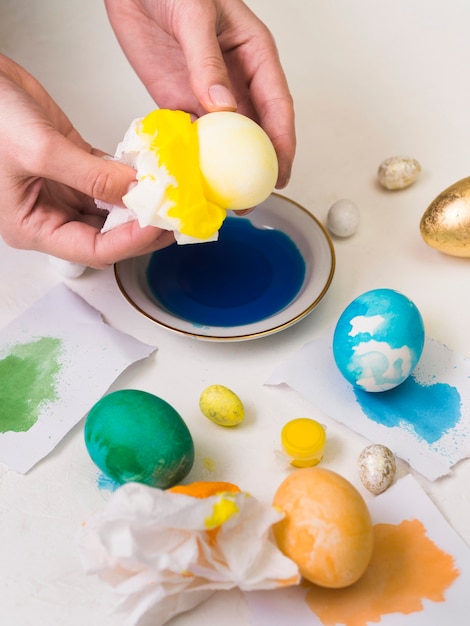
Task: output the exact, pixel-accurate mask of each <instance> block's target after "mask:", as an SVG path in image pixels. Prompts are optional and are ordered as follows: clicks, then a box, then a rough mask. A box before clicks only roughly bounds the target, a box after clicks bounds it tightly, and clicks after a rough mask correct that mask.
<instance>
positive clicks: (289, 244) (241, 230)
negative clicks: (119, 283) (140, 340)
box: [147, 217, 305, 327]
mask: <svg viewBox="0 0 470 626" xmlns="http://www.w3.org/2000/svg"><path fill="white" fill-rule="evenodd" d="M304 278H305V261H304V259H303V257H302V255H301V253H300V251H299V250H298V248H297V246H296V245H295V243H294V242H293V241H292V239H290V237H288V236H287V235H286V234H285V233H283V232H281V231H279V230H275V229H260V228H256V227H254V226H253V225H252V224H251V222H250V221H249V220H248V219H243V218H236V217H229V218H227V219H226V220H225V222H224V224H223V226H222V228H221V230H220V233H219V240H218V241H216V242H210V243H204V244H192V245H184V246H181V245H176V244H174V245H172V246H170V247H168V248H165V249H164V250H159V251H157V252H155V253H154V254H153V255H152V257H151V260H150V263H149V266H148V268H147V281H148V286H149V288H150V290H151V292H152V294H153V296H154V297H155V299H156V300H157V302H158V303H159V305H160V306H162V307H163V308H164V309H166V310H167V311H169V312H170V313H172V314H173V315H176V316H177V317H180V318H182V319H185V320H188V321H190V322H192V323H194V324H198V325H207V326H222V327H231V326H240V325H243V324H251V323H254V322H258V321H260V320H262V319H265V318H267V317H269V316H271V315H274V314H275V313H278V312H279V311H280V310H282V309H283V308H284V307H286V306H287V305H288V304H289V303H290V302H292V300H293V299H294V298H295V296H296V295H297V294H298V293H299V291H300V289H301V287H302V285H303V282H304Z"/></svg>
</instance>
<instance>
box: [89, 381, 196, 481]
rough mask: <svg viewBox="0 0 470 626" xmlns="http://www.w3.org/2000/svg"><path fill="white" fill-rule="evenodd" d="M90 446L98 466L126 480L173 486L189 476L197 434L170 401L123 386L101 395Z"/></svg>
mask: <svg viewBox="0 0 470 626" xmlns="http://www.w3.org/2000/svg"><path fill="white" fill-rule="evenodd" d="M85 445H86V447H87V450H88V453H89V455H90V457H91V459H92V461H93V462H94V463H95V465H97V466H98V468H99V469H100V470H101V471H102V472H103V474H105V475H106V476H108V477H109V478H111V479H112V480H114V481H116V482H118V483H120V484H123V483H128V482H138V483H144V484H145V485H150V486H152V487H158V488H160V489H167V488H169V487H172V486H173V485H176V484H177V483H179V482H180V481H181V480H183V478H185V477H186V476H187V475H188V474H189V472H190V470H191V468H192V466H193V463H194V444H193V440H192V437H191V433H190V432H189V430H188V427H187V426H186V424H185V422H184V421H183V419H182V418H181V416H180V415H179V413H178V412H177V411H176V410H175V409H174V408H173V407H172V406H171V405H170V404H168V402H165V400H162V399H161V398H159V397H157V396H155V395H153V394H151V393H147V392H145V391H139V390H136V389H123V390H120V391H114V392H113V393H110V394H108V395H106V396H104V397H103V398H101V400H99V401H98V402H97V403H96V404H95V405H94V406H93V408H92V409H91V411H90V412H89V414H88V416H87V418H86V422H85Z"/></svg>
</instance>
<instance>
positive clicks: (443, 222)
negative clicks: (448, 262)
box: [419, 177, 470, 257]
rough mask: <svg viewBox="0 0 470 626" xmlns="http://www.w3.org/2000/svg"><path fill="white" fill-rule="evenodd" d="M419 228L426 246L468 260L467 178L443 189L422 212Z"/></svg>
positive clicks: (469, 199) (469, 215)
mask: <svg viewBox="0 0 470 626" xmlns="http://www.w3.org/2000/svg"><path fill="white" fill-rule="evenodd" d="M419 227H420V231H421V236H422V238H423V239H424V241H425V242H426V243H427V244H428V246H431V247H432V248H435V249H436V250H439V251H440V252H443V253H444V254H450V255H452V256H460V257H470V177H468V178H463V179H462V180H459V181H458V182H456V183H454V184H453V185H451V186H450V187H448V188H447V189H444V191H443V192H442V193H440V194H439V195H438V196H437V198H435V199H434V200H433V201H432V202H431V204H430V205H429V206H428V208H427V209H426V211H425V212H424V215H423V217H422V218H421V222H420V226H419Z"/></svg>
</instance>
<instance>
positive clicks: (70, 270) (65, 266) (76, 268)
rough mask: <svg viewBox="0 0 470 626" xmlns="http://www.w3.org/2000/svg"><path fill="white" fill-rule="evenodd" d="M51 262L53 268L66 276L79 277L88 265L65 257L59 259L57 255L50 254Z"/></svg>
mask: <svg viewBox="0 0 470 626" xmlns="http://www.w3.org/2000/svg"><path fill="white" fill-rule="evenodd" d="M49 262H50V264H51V265H52V266H53V268H54V269H55V270H56V271H57V272H58V273H59V274H60V275H61V276H64V277H65V278H78V277H79V276H81V275H82V274H83V272H84V271H85V270H86V269H87V266H86V265H82V264H81V263H73V261H66V260H65V259H59V258H57V257H55V256H50V257H49Z"/></svg>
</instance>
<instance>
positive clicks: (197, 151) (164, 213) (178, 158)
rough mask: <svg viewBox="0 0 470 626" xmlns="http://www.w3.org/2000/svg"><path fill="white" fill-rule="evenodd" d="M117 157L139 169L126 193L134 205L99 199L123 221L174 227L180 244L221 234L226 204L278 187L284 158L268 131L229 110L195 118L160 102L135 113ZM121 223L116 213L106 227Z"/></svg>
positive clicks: (251, 200)
mask: <svg viewBox="0 0 470 626" xmlns="http://www.w3.org/2000/svg"><path fill="white" fill-rule="evenodd" d="M115 158H116V159H117V160H120V161H123V162H124V163H126V164H128V165H131V166H132V167H134V168H135V169H136V172H137V174H136V177H137V185H136V186H135V187H134V188H133V189H131V191H129V192H128V193H127V194H126V195H125V196H124V197H123V202H124V204H125V206H126V207H127V208H128V209H129V210H130V215H129V211H125V210H123V209H119V208H117V207H113V206H111V207H110V206H108V205H103V204H101V203H99V202H97V204H98V206H100V207H101V208H104V209H107V210H109V211H110V214H111V213H113V211H114V210H115V209H117V211H119V215H120V216H122V219H123V221H124V220H125V221H128V220H129V216H130V217H131V218H133V219H136V218H137V219H138V220H139V224H140V226H141V227H145V226H156V227H158V228H162V229H164V230H170V231H173V232H174V233H175V238H176V241H177V242H178V243H180V244H184V243H197V242H202V241H214V240H216V239H217V237H218V231H219V228H220V227H221V225H222V223H223V221H224V219H225V216H226V211H227V210H241V209H249V208H252V207H254V206H256V205H257V204H259V203H261V202H262V201H263V200H265V199H266V198H267V197H268V196H269V195H270V194H271V192H272V191H273V189H274V187H275V184H276V181H277V176H278V163H277V157H276V152H275V150H274V147H273V145H272V143H271V141H270V139H269V137H268V135H267V134H266V133H265V132H264V130H263V129H262V128H261V127H260V126H258V124H256V123H255V122H253V121H252V120H251V119H250V118H248V117H245V116H243V115H240V114H239V113H233V112H229V111H220V112H215V113H208V114H206V115H204V116H202V117H200V118H199V119H198V120H196V121H195V122H192V121H191V118H190V116H189V114H187V113H184V112H183V111H170V110H168V109H157V110H155V111H153V112H152V113H150V114H149V115H147V116H146V117H144V118H143V119H138V120H134V122H133V123H132V124H131V126H130V128H129V130H128V131H127V133H126V135H125V137H124V139H123V141H122V142H121V143H120V144H119V146H118V148H117V151H116V155H115ZM119 223H122V222H121V221H120V219H119V220H116V217H115V216H113V217H111V218H110V221H107V223H106V224H105V226H104V229H103V230H104V231H106V230H109V229H110V224H111V227H115V226H116V225H119Z"/></svg>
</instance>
